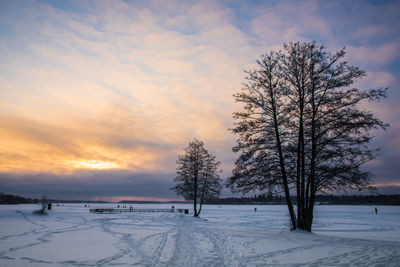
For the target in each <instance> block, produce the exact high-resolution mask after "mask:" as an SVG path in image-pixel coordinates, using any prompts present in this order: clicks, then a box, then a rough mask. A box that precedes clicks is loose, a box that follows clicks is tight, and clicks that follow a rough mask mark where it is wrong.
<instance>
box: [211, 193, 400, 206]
mask: <svg viewBox="0 0 400 267" xmlns="http://www.w3.org/2000/svg"><path fill="white" fill-rule="evenodd" d="M296 200H297V198H296V197H295V196H294V197H292V202H293V204H295V205H296V204H297V201H296ZM206 204H217V205H251V204H253V205H282V204H286V199H285V197H284V196H279V195H278V196H271V195H255V196H254V197H228V198H216V199H209V200H207V201H206ZM316 204H317V205H318V204H319V205H400V195H369V196H363V195H316Z"/></svg>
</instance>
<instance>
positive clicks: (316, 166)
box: [227, 42, 388, 231]
mask: <svg viewBox="0 0 400 267" xmlns="http://www.w3.org/2000/svg"><path fill="white" fill-rule="evenodd" d="M344 56H345V50H344V49H341V50H339V51H338V52H335V53H331V52H329V51H327V49H326V48H325V47H324V46H318V45H317V44H316V43H315V42H311V43H290V44H287V45H284V46H283V51H279V52H274V51H272V52H270V53H269V54H267V55H262V56H261V59H260V60H258V61H257V63H258V66H259V68H258V69H256V70H252V71H246V72H247V75H248V76H247V81H246V82H245V84H244V88H243V89H242V91H241V92H240V93H237V94H235V95H234V97H235V100H236V101H237V102H240V103H243V104H244V107H243V110H242V111H240V112H235V113H234V115H233V116H234V119H235V125H234V128H233V129H232V132H233V133H234V134H236V135H238V140H237V145H236V146H235V147H234V148H233V151H234V152H238V153H240V154H239V158H238V159H237V160H236V162H235V168H234V170H233V176H232V177H231V178H230V179H229V180H228V184H227V185H228V187H230V188H231V190H232V191H241V192H249V191H251V190H268V191H282V192H284V194H285V196H286V200H287V204H288V210H289V215H290V221H291V229H292V230H294V229H296V228H300V229H304V230H307V231H311V228H312V221H313V209H314V204H315V196H316V193H317V192H321V191H328V192H332V191H335V190H342V189H346V188H347V189H359V190H362V189H367V188H371V187H370V182H371V177H372V175H371V173H369V172H366V171H363V170H361V168H360V167H361V166H362V165H363V164H364V163H366V162H368V161H370V160H372V159H373V158H374V157H375V156H376V153H375V151H372V150H370V149H369V148H368V146H367V145H368V143H369V142H370V141H371V139H372V136H371V135H370V130H371V129H376V128H382V129H385V128H386V127H387V126H388V125H387V124H385V123H383V122H382V121H381V120H379V119H377V118H376V117H375V116H374V115H373V113H372V112H370V111H366V110H363V109H361V107H360V105H359V104H360V103H361V102H362V101H364V100H367V101H374V100H378V99H379V98H381V97H384V96H386V88H385V89H382V88H380V89H374V90H368V91H367V90H364V91H361V90H358V89H356V88H352V87H351V86H352V85H353V84H354V82H355V81H356V80H358V79H360V78H361V77H363V76H365V72H364V71H362V70H360V69H359V68H358V67H353V66H350V65H349V64H348V63H347V62H346V61H344ZM292 195H296V200H297V201H296V204H297V205H296V206H297V214H296V213H295V211H294V207H293V204H292V198H291V196H292Z"/></svg>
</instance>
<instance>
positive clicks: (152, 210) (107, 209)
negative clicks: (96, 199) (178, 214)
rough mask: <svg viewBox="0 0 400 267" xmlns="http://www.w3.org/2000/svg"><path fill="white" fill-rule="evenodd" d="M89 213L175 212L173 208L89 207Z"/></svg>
mask: <svg viewBox="0 0 400 267" xmlns="http://www.w3.org/2000/svg"><path fill="white" fill-rule="evenodd" d="M89 212H90V213H96V214H116V213H126V212H128V213H129V212H175V209H134V208H133V209H109V208H106V209H101V208H98V209H89Z"/></svg>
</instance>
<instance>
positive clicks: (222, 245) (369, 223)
mask: <svg viewBox="0 0 400 267" xmlns="http://www.w3.org/2000/svg"><path fill="white" fill-rule="evenodd" d="M116 207H117V204H92V205H91V207H90V208H116ZM134 207H136V208H170V207H171V204H135V205H134ZM255 207H257V212H254V208H255ZM175 208H176V209H177V208H189V209H191V208H192V206H191V205H189V204H175ZM374 208H375V206H316V207H315V217H314V219H315V223H314V226H313V233H306V232H302V231H295V232H289V231H288V226H287V225H288V223H289V218H288V215H287V208H286V206H251V205H243V206H235V205H226V206H224V205H222V206H219V205H206V206H204V207H203V210H202V213H201V218H193V217H192V216H191V215H184V214H180V213H122V214H92V213H89V208H87V207H84V204H64V205H63V206H61V205H60V206H56V205H53V210H51V211H49V214H48V215H35V214H33V213H32V211H34V210H35V209H37V206H36V205H4V206H0V266H114V265H115V266H132V265H135V266H293V265H307V266H308V265H312V266H343V265H345V266H346V265H348V266H353V265H358V266H399V262H400V223H399V221H400V207H398V206H382V207H377V208H378V214H375V211H374Z"/></svg>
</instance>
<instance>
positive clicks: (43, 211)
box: [34, 194, 49, 214]
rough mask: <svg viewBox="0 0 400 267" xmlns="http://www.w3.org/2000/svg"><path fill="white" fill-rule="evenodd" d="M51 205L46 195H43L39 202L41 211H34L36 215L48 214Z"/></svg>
mask: <svg viewBox="0 0 400 267" xmlns="http://www.w3.org/2000/svg"><path fill="white" fill-rule="evenodd" d="M48 203H49V200H48V199H47V197H46V195H45V194H43V196H42V198H41V199H40V200H39V202H38V205H40V209H38V210H36V211H34V213H36V214H46V208H47V205H48Z"/></svg>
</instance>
